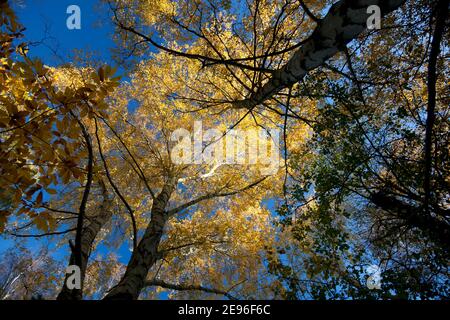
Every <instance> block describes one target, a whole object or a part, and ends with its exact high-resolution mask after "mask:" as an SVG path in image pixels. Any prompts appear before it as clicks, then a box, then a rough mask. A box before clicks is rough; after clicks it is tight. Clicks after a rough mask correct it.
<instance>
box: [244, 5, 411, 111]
mask: <svg viewBox="0 0 450 320" xmlns="http://www.w3.org/2000/svg"><path fill="white" fill-rule="evenodd" d="M404 2H405V0H341V1H339V2H337V3H335V4H334V5H333V6H332V7H331V8H330V10H329V11H328V13H327V15H326V16H325V17H324V18H323V19H321V20H320V21H319V22H318V26H317V28H316V29H315V30H314V32H313V34H312V35H311V37H310V38H309V39H308V40H307V41H306V42H305V43H304V44H303V45H302V46H301V47H300V49H298V50H297V51H296V52H295V53H294V55H293V56H292V58H291V59H290V60H289V61H288V62H287V63H286V64H285V65H284V66H283V67H282V68H281V69H279V70H277V71H275V72H274V73H273V75H272V77H271V78H270V79H269V81H268V82H266V83H265V84H264V85H263V86H262V87H261V88H260V89H259V90H258V91H256V92H254V93H253V94H252V95H251V96H250V97H249V98H247V99H244V100H240V101H237V102H236V103H235V105H236V107H238V108H248V109H251V108H253V107H255V106H256V105H258V104H260V103H262V102H264V101H265V100H267V99H269V98H271V97H272V96H273V95H275V94H277V93H278V92H280V91H281V90H283V89H285V88H288V87H290V86H292V85H293V84H295V83H297V82H299V81H301V80H302V79H303V78H304V77H305V76H306V75H307V74H308V72H309V71H311V70H313V69H315V68H317V67H319V66H321V65H323V64H324V63H325V61H327V60H328V59H329V58H331V57H333V56H334V55H335V54H336V53H337V52H339V51H340V50H342V49H343V48H345V47H346V45H347V44H348V43H349V42H350V41H352V40H353V39H356V38H357V37H358V35H360V34H361V33H362V32H363V31H364V30H365V29H366V28H367V19H368V18H369V17H370V14H368V13H367V8H368V7H369V6H371V5H378V6H379V7H380V9H381V17H384V16H386V15H387V14H388V13H390V12H392V11H394V10H395V9H397V8H398V7H400V6H401V5H402V4H403V3H404Z"/></svg>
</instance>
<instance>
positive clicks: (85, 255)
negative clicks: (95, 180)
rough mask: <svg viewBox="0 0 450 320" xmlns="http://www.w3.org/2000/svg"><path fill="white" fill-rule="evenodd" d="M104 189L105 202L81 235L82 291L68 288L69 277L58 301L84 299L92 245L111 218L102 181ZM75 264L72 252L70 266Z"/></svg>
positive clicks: (104, 189) (65, 280) (102, 186)
mask: <svg viewBox="0 0 450 320" xmlns="http://www.w3.org/2000/svg"><path fill="white" fill-rule="evenodd" d="M100 186H101V188H102V194H103V201H102V204H101V206H100V208H99V213H98V214H97V215H96V216H93V217H90V218H89V224H88V225H87V226H85V227H84V228H83V231H82V235H81V267H80V272H81V274H80V276H81V290H71V289H69V288H68V287H67V279H68V277H67V275H66V278H65V279H64V285H63V287H62V289H61V291H60V293H59V294H58V297H57V300H81V299H82V298H83V284H84V278H85V275H86V268H87V264H88V261H89V255H90V253H91V249H92V245H93V243H94V241H95V238H96V237H97V235H98V233H99V232H100V230H101V229H102V228H103V226H104V225H105V224H106V223H107V222H108V221H109V220H110V218H111V210H110V208H111V199H110V198H109V197H108V194H107V191H106V187H105V185H104V183H103V182H102V181H100ZM74 264H75V255H74V253H73V251H72V253H71V255H70V258H69V265H74Z"/></svg>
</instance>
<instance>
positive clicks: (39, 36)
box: [13, 0, 114, 65]
mask: <svg viewBox="0 0 450 320" xmlns="http://www.w3.org/2000/svg"><path fill="white" fill-rule="evenodd" d="M13 3H14V9H15V11H16V13H17V15H18V17H19V20H20V21H21V23H22V24H23V25H24V26H25V27H26V31H25V37H26V39H25V40H26V41H30V42H39V44H37V45H35V46H32V47H31V48H30V54H31V55H33V56H37V57H40V58H41V59H42V60H44V62H45V63H46V64H48V65H57V64H61V63H62V62H68V61H70V59H69V57H70V56H71V55H72V54H73V53H74V50H79V49H83V50H87V51H89V52H93V53H95V56H96V57H98V58H99V59H100V60H101V61H103V62H105V63H106V62H108V61H110V60H111V54H110V50H109V49H110V48H111V47H112V46H113V45H114V43H113V41H112V40H111V35H112V33H113V25H112V22H111V19H110V18H109V16H108V15H109V12H108V10H107V9H108V8H107V6H106V5H105V4H101V3H100V1H92V0H15V1H13ZM70 5H77V6H79V7H80V9H81V29H80V30H76V29H74V30H69V29H68V28H67V26H66V21H67V19H68V18H69V16H70V14H67V13H66V11H67V8H68V7H69V6H70ZM41 41H42V43H40V42H41ZM54 51H56V54H57V55H58V57H56V56H55V52H54Z"/></svg>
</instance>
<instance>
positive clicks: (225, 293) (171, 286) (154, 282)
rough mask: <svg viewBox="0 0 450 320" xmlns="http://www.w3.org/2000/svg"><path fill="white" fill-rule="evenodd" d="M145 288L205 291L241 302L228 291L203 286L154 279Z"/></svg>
mask: <svg viewBox="0 0 450 320" xmlns="http://www.w3.org/2000/svg"><path fill="white" fill-rule="evenodd" d="M145 286H146V287H155V286H157V287H161V288H166V289H172V290H178V291H203V292H207V293H214V294H220V295H223V296H225V297H227V298H228V299H230V300H239V299H238V298H236V297H234V296H232V295H231V294H229V293H228V291H224V290H219V289H215V288H207V287H204V286H201V285H186V284H173V283H168V282H165V281H162V280H158V279H153V280H149V281H147V282H146V283H145Z"/></svg>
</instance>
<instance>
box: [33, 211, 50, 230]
mask: <svg viewBox="0 0 450 320" xmlns="http://www.w3.org/2000/svg"><path fill="white" fill-rule="evenodd" d="M33 223H34V224H35V225H36V227H37V228H38V229H39V230H41V231H43V232H51V231H53V230H55V228H56V220H55V218H54V217H52V216H51V215H50V214H49V213H48V212H41V213H39V214H37V215H36V216H35V217H34V219H33Z"/></svg>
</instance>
